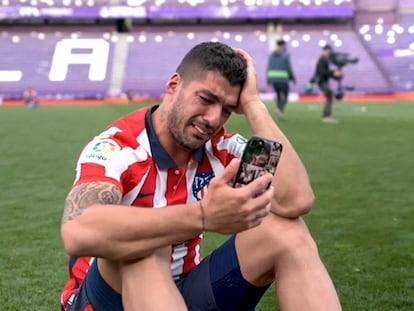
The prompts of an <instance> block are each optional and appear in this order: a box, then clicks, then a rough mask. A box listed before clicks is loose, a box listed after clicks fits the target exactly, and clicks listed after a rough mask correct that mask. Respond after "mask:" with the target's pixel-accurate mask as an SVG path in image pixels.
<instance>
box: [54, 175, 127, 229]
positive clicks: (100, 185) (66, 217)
mask: <svg viewBox="0 0 414 311" xmlns="http://www.w3.org/2000/svg"><path fill="white" fill-rule="evenodd" d="M120 202H121V190H120V189H119V188H118V187H117V186H115V185H114V184H111V183H105V182H90V183H85V184H81V185H79V186H77V187H75V188H73V189H72V190H71V192H70V193H69V194H68V196H67V198H66V202H65V209H64V211H63V218H62V223H66V222H68V221H70V220H73V219H75V218H76V217H78V216H79V215H81V214H82V213H83V211H84V210H85V209H87V208H88V207H90V206H92V205H94V204H119V203H120Z"/></svg>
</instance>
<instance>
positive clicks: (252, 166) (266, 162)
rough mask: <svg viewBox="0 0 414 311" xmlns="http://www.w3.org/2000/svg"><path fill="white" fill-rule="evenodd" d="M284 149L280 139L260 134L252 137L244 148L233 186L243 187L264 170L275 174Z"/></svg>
mask: <svg viewBox="0 0 414 311" xmlns="http://www.w3.org/2000/svg"><path fill="white" fill-rule="evenodd" d="M282 149H283V146H282V144H281V143H279V142H278V141H273V140H269V139H266V138H262V137H258V136H253V137H251V138H250V139H249V140H248V142H247V144H246V147H245V149H244V152H243V156H242V159H241V162H240V167H239V170H238V172H237V175H236V179H235V181H234V183H233V187H234V188H239V187H243V186H244V185H247V184H248V183H250V182H252V181H253V180H254V179H256V178H257V177H259V176H261V175H262V174H263V173H264V172H270V173H271V174H273V175H274V174H275V172H276V168H277V165H278V163H279V159H280V155H281V153H282Z"/></svg>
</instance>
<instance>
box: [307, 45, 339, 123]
mask: <svg viewBox="0 0 414 311" xmlns="http://www.w3.org/2000/svg"><path fill="white" fill-rule="evenodd" d="M332 52H333V49H332V47H331V46H330V45H329V44H327V45H325V46H324V47H323V51H322V55H321V56H320V57H319V59H318V61H317V63H316V70H315V76H314V77H315V78H314V79H315V81H316V82H317V83H318V86H319V89H320V90H321V92H322V93H323V95H324V96H325V105H324V108H323V113H322V121H323V122H325V123H338V120H337V119H336V118H335V117H334V116H333V112H332V106H333V101H334V92H333V90H332V88H331V86H330V83H329V80H330V79H337V80H339V79H341V77H342V71H341V70H340V69H338V68H336V69H331V61H330V57H331V55H332Z"/></svg>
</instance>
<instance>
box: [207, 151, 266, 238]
mask: <svg viewBox="0 0 414 311" xmlns="http://www.w3.org/2000/svg"><path fill="white" fill-rule="evenodd" d="M239 165H240V160H238V159H233V160H232V161H231V162H230V164H229V165H228V166H227V167H226V168H225V170H224V172H223V173H222V174H221V175H219V176H216V177H215V178H214V179H213V180H212V181H211V182H210V185H209V187H208V191H207V194H206V195H205V197H204V198H203V201H202V204H203V208H204V217H205V219H204V220H205V231H210V232H217V233H222V234H232V233H237V232H240V231H243V230H246V229H249V228H252V227H255V226H258V225H259V224H260V223H261V222H262V219H263V218H264V217H266V216H267V215H268V214H269V212H270V205H271V200H272V198H273V187H272V186H271V187H268V185H269V184H270V183H271V182H272V175H271V174H270V173H268V174H264V175H263V176H260V177H258V178H257V179H255V180H254V181H252V182H251V183H250V184H248V185H246V186H244V187H241V188H233V187H232V186H231V183H232V181H233V180H234V177H235V175H236V173H237V170H238V167H239Z"/></svg>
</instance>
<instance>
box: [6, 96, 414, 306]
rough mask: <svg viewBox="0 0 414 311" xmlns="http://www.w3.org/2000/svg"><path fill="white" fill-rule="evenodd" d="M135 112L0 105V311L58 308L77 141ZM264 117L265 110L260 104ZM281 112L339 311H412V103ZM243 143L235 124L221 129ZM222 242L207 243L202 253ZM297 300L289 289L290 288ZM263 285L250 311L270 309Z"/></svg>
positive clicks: (238, 120) (213, 238)
mask: <svg viewBox="0 0 414 311" xmlns="http://www.w3.org/2000/svg"><path fill="white" fill-rule="evenodd" d="M141 106H142V104H129V105H102V106H77V105H76V106H39V107H38V108H36V109H32V110H29V109H26V108H25V107H22V106H19V107H9V106H3V107H0V172H1V174H0V184H1V190H0V193H1V197H0V228H1V240H0V241H1V251H0V273H1V277H0V310H5V311H6V310H7V311H9V310H19V311H20V310H36V311H42V310H45V311H46V310H47V311H50V310H60V308H59V294H60V290H61V288H62V286H63V285H64V283H65V281H66V279H67V271H66V260H67V259H66V255H65V253H64V251H63V247H62V242H61V239H60V231H59V225H60V219H61V213H62V208H63V202H64V199H65V196H66V193H67V191H68V189H69V187H70V185H71V183H72V181H73V178H74V168H75V161H76V159H77V156H78V154H79V151H80V150H81V148H82V146H83V145H84V144H85V143H86V141H87V140H88V139H89V138H91V137H92V136H93V135H95V134H97V133H98V132H99V131H101V130H102V129H103V128H104V127H105V126H106V125H107V124H108V123H109V122H111V121H112V120H114V119H117V118H119V117H121V116H122V115H124V114H126V113H128V112H129V111H132V110H134V109H137V108H139V107H141ZM268 107H269V110H270V111H271V113H272V114H273V115H274V116H275V110H274V104H273V103H268ZM321 110H322V105H321V104H320V103H313V104H303V103H301V104H300V103H290V104H289V105H288V107H287V110H286V118H287V119H286V120H285V121H281V122H279V124H280V126H281V127H282V129H283V130H284V131H285V133H286V134H287V135H288V136H289V137H290V139H291V141H292V143H293V144H294V146H295V147H296V149H297V151H298V153H299V154H300V156H301V157H302V159H303V161H304V163H305V165H306V167H307V169H308V172H309V175H310V178H311V181H312V185H313V188H314V191H315V194H316V198H317V200H316V204H315V207H314V209H313V210H312V212H311V213H310V214H308V215H306V216H305V220H306V221H307V223H308V225H309V227H310V230H311V232H312V234H313V236H314V238H315V240H316V241H317V244H318V246H319V249H320V253H321V257H322V259H323V261H324V262H325V264H326V266H327V268H328V270H329V272H330V274H331V276H332V278H333V280H334V283H335V285H336V287H337V290H338V293H339V296H340V299H341V302H342V305H343V309H344V310H351V311H358V310H361V311H367V310H373V311H392V310H407V311H408V310H414V265H413V263H414V104H412V103H407V102H405V103H404V102H393V103H362V102H355V103H350V102H338V103H336V104H335V106H334V111H335V115H336V116H337V118H338V119H339V121H340V123H339V124H324V123H322V122H321V118H320V116H321ZM240 129H242V134H244V135H246V136H249V135H250V134H251V133H250V131H249V130H248V128H247V127H246V124H245V122H244V120H243V118H242V117H240V116H233V117H232V119H231V121H230V123H229V124H228V130H240ZM223 238H224V237H223V236H219V235H215V234H208V235H207V240H206V241H205V243H204V245H203V254H207V253H208V252H209V251H210V250H211V249H212V248H213V247H215V246H216V245H218V244H219V243H220V242H221V241H222V240H223ZM298 290H300V289H298ZM273 293H274V287H272V288H271V289H269V291H268V292H267V294H266V295H265V297H264V299H263V300H262V302H261V303H260V305H259V306H258V308H257V310H259V311H260V310H278V309H277V308H275V307H272V306H273V305H274V303H275V298H274V295H273Z"/></svg>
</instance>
